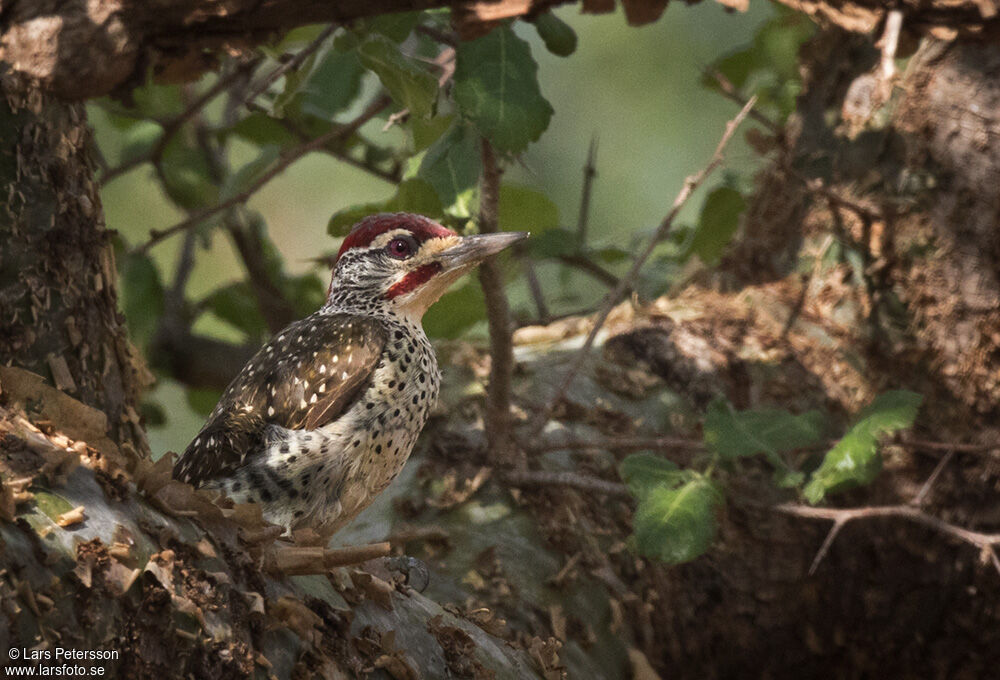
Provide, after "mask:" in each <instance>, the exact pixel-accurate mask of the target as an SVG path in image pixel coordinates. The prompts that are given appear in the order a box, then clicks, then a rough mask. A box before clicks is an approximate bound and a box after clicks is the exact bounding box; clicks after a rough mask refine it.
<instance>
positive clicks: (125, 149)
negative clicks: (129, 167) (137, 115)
mask: <svg viewBox="0 0 1000 680" xmlns="http://www.w3.org/2000/svg"><path fill="white" fill-rule="evenodd" d="M162 136H163V128H162V127H161V126H160V125H159V124H158V123H154V122H153V121H151V120H140V121H133V122H132V124H131V125H129V126H128V127H127V128H125V134H124V135H122V150H121V157H120V159H119V160H120V162H122V163H125V162H127V161H130V160H132V159H134V158H141V157H142V156H145V155H146V154H148V153H149V152H150V151H151V150H152V148H153V147H154V146H156V144H157V143H158V142H159V141H160V138H161V137H162Z"/></svg>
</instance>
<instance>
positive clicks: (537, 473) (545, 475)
mask: <svg viewBox="0 0 1000 680" xmlns="http://www.w3.org/2000/svg"><path fill="white" fill-rule="evenodd" d="M503 480H504V481H505V482H506V483H507V484H510V485H511V486H517V487H522V488H526V489H527V488H539V487H545V486H568V487H570V488H573V489H580V490H581V491H593V492H595V493H600V494H604V495H606V496H611V497H614V498H629V497H630V494H629V492H628V487H626V486H625V485H624V484H619V483H618V482H609V481H607V480H606V479H601V478H600V477H591V476H589V475H581V474H579V473H577V472H549V471H546V470H517V471H510V472H508V473H506V474H505V475H504V476H503Z"/></svg>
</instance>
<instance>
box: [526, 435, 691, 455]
mask: <svg viewBox="0 0 1000 680" xmlns="http://www.w3.org/2000/svg"><path fill="white" fill-rule="evenodd" d="M581 449H600V450H603V451H638V450H640V449H649V450H652V451H655V450H667V451H672V450H679V451H704V450H705V443H704V442H703V441H702V440H700V439H684V438H682V437H615V438H613V439H567V440H564V441H543V442H541V443H539V444H538V445H536V446H533V447H531V451H533V452H538V453H544V452H546V451H570V450H581Z"/></svg>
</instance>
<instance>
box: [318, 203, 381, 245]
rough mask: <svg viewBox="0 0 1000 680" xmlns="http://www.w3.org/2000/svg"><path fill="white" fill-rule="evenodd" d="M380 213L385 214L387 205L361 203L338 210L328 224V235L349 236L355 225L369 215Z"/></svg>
mask: <svg viewBox="0 0 1000 680" xmlns="http://www.w3.org/2000/svg"><path fill="white" fill-rule="evenodd" d="M380 212H385V203H360V204H358V205H352V206H350V207H348V208H344V209H343V210H338V211H337V212H335V213H333V215H331V216H330V221H329V222H327V224H326V233H328V234H329V235H330V236H337V237H342V236H347V234H348V233H350V231H351V227H353V226H354V225H355V224H357V223H358V222H360V221H361V220H363V219H364V218H366V217H368V216H369V215H374V214H376V213H380Z"/></svg>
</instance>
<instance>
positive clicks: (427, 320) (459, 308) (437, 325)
mask: <svg viewBox="0 0 1000 680" xmlns="http://www.w3.org/2000/svg"><path fill="white" fill-rule="evenodd" d="M485 319H486V302H485V299H484V298H483V291H482V288H480V287H479V285H478V284H476V283H473V282H472V281H467V282H466V283H465V285H463V286H461V287H459V288H453V289H452V290H450V291H449V292H447V293H445V294H444V295H442V296H441V299H440V300H438V301H437V303H435V304H434V305H433V306H431V308H430V309H428V310H427V313H426V314H424V331H425V332H426V333H427V335H428V336H429V337H432V338H449V339H451V338H457V337H458V336H459V335H461V334H462V332H463V331H465V330H466V329H468V328H469V327H470V326H472V325H473V324H475V323H477V322H479V321H483V320H485Z"/></svg>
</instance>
